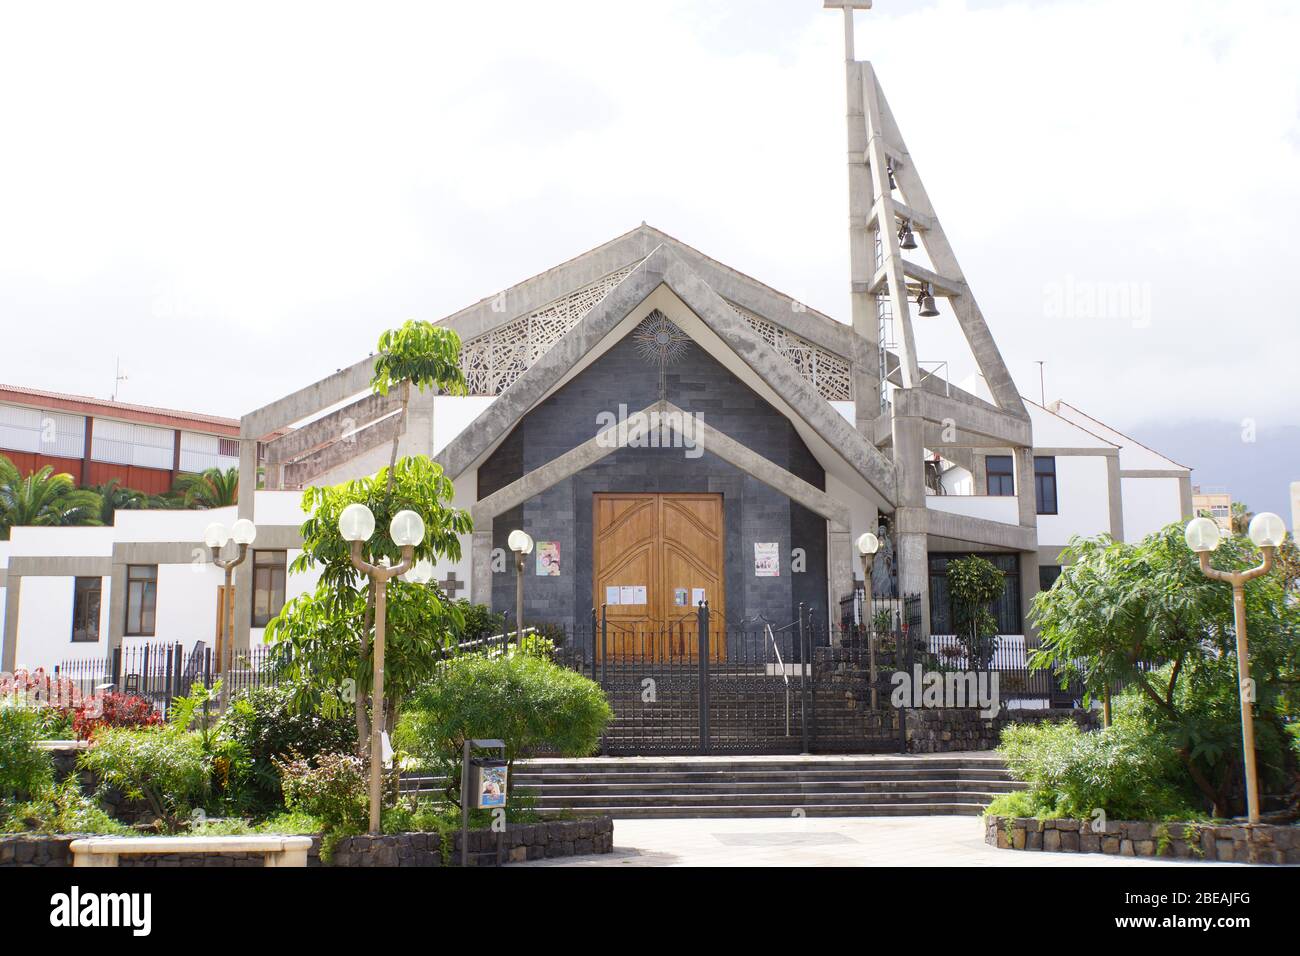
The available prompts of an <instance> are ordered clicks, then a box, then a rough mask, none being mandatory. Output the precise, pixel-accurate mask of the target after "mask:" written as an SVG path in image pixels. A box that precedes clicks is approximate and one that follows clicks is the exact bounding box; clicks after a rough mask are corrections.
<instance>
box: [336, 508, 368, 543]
mask: <svg viewBox="0 0 1300 956" xmlns="http://www.w3.org/2000/svg"><path fill="white" fill-rule="evenodd" d="M374 533H375V516H374V514H373V513H372V512H371V510H370V509H369V508H367V507H366V506H365V505H363V504H353V505H348V506H347V507H346V508H344V509H343V513H342V514H341V515H339V534H341V535H343V540H344V541H368V540H370V536H371V535H372V534H374Z"/></svg>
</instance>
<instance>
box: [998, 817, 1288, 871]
mask: <svg viewBox="0 0 1300 956" xmlns="http://www.w3.org/2000/svg"><path fill="white" fill-rule="evenodd" d="M984 842H985V843H987V844H989V845H990V846H996V847H998V848H999V849H1003V850H1030V851H1040V852H1045V853H1110V854H1114V855H1117V856H1149V857H1158V856H1159V857H1170V858H1173V859H1180V860H1186V859H1198V860H1217V861H1220V862H1225V863H1228V862H1231V863H1300V827H1294V826H1272V825H1269V824H1260V825H1256V826H1238V825H1231V824H1197V823H1166V824H1161V823H1150V822H1145V821H1133V820H1122V821H1119V822H1115V821H1109V822H1108V823H1107V825H1106V830H1105V832H1104V833H1094V832H1093V830H1092V825H1091V823H1089V822H1087V821H1082V822H1081V821H1079V820H1036V819H1033V818H1027V817H995V816H988V817H985V818H984Z"/></svg>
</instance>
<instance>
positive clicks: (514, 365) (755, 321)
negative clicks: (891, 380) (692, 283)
mask: <svg viewBox="0 0 1300 956" xmlns="http://www.w3.org/2000/svg"><path fill="white" fill-rule="evenodd" d="M633 268H635V266H628V267H627V268H626V269H620V270H619V271H618V272H614V273H611V274H609V275H607V276H605V277H604V278H603V279H600V280H598V281H596V282H593V283H592V284H591V285H587V286H583V287H582V288H581V289H578V290H577V291H575V292H571V293H569V294H568V295H566V296H565V297H564V298H562V299H557V300H555V301H554V302H551V303H550V304H548V305H546V306H543V307H542V308H540V309H538V310H537V311H536V312H532V313H530V314H528V315H526V316H524V317H523V318H521V319H516V320H515V321H513V322H510V323H509V324H507V325H503V326H501V327H500V328H499V329H494V330H493V331H491V332H488V333H487V334H486V335H480V336H479V337H478V338H475V339H471V340H470V341H468V342H466V343H465V345H464V346H463V347H462V348H461V353H460V365H461V368H462V369H463V370H464V372H465V382H466V384H467V385H468V386H469V394H471V395H500V394H501V393H502V392H504V391H505V390H506V389H507V388H509V387H510V386H511V385H512V384H514V381H515V379H517V378H519V376H520V375H522V374H523V373H524V372H525V371H527V369H528V368H529V367H531V366H532V364H533V363H534V362H536V361H537V360H538V358H540V357H541V356H542V355H543V354H545V352H546V351H547V349H549V348H550V347H551V346H552V345H554V344H555V343H556V342H558V341H559V340H560V339H561V337H563V336H564V334H565V333H566V332H568V331H569V330H570V329H571V328H573V327H574V326H575V325H577V324H578V322H579V321H580V320H581V319H582V317H583V316H584V315H586V314H587V313H588V312H590V311H591V310H592V309H594V308H595V307H596V304H597V303H598V302H600V300H601V299H603V298H605V296H606V295H608V294H609V291H610V289H612V288H614V287H615V286H616V285H618V284H619V283H620V282H622V281H623V280H624V279H625V278H627V276H628V275H629V274H630V273H631V272H632V270H633ZM727 304H728V305H730V306H731V307H732V308H733V309H734V310H735V311H736V314H737V315H739V316H740V317H741V318H743V319H744V320H745V321H746V322H748V323H749V324H750V326H751V327H752V328H753V329H754V331H755V332H757V333H758V334H759V335H761V336H762V337H763V340H764V341H765V342H767V344H768V345H770V346H772V348H774V349H776V351H777V353H778V354H779V355H780V356H781V357H782V358H784V359H785V360H786V361H787V362H789V363H790V364H791V365H793V366H794V367H795V369H796V371H798V372H799V374H800V375H802V376H803V377H804V379H806V380H807V381H808V382H809V383H810V384H811V385H812V386H813V388H815V389H817V393H818V394H819V395H821V396H822V398H824V399H826V400H827V401H828V402H847V401H852V400H853V384H852V377H851V376H850V374H849V363H848V362H847V361H846V360H845V359H843V358H841V357H840V356H838V355H835V354H834V353H832V352H828V351H826V350H825V349H823V348H819V347H818V346H816V345H813V344H812V343H811V342H809V341H807V340H806V339H803V338H800V337H799V336H797V335H794V334H793V333H791V332H787V331H785V329H782V328H781V327H780V326H778V325H776V324H775V323H773V322H769V321H768V320H766V319H764V318H761V317H760V316H757V315H755V314H754V313H752V312H750V311H748V310H746V309H742V308H741V307H740V306H738V305H735V304H734V303H730V302H729V303H727Z"/></svg>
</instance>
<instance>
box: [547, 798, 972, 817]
mask: <svg viewBox="0 0 1300 956" xmlns="http://www.w3.org/2000/svg"><path fill="white" fill-rule="evenodd" d="M986 805H987V804H986V803H955V802H943V803H914V804H912V803H909V804H865V803H864V804H848V805H838V804H817V803H809V804H803V805H802V806H799V807H793V808H792V807H789V806H784V805H773V804H767V803H761V802H757V803H753V804H748V805H735V806H666V807H608V806H606V807H585V808H583V809H582V810H581V811H575V810H571V809H568V808H564V809H539V810H538V811H537V812H538V813H540V814H542V815H543V816H552V815H558V814H562V813H566V814H567V813H576V814H578V815H579V816H587V815H589V814H608V815H610V816H613V817H614V818H615V819H616V820H617V819H622V820H638V819H640V820H650V819H692V818H700V817H731V818H736V817H741V818H752V817H785V818H787V819H788V818H791V817H924V816H979V815H980V814H982V813H983V812H984V807H985V806H986ZM796 811H797V812H796Z"/></svg>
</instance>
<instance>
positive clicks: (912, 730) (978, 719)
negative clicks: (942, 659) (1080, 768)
mask: <svg viewBox="0 0 1300 956" xmlns="http://www.w3.org/2000/svg"><path fill="white" fill-rule="evenodd" d="M906 714H907V750H908V752H909V753H914V754H932V753H956V752H960V751H965V750H993V749H994V748H995V747H997V745H998V743H999V741H1000V740H1001V738H1002V728H1004V727H1006V726H1007V725H1008V724H1036V723H1042V722H1043V721H1060V720H1073V721H1074V722H1075V723H1077V724H1078V725H1079V726H1080V727H1082V728H1084V729H1085V730H1091V729H1093V728H1095V727H1096V726H1097V724H1098V717H1097V715H1096V714H1095V713H1094V712H1092V711H1087V710H1064V709H1058V710H1004V711H1002V712H1001V713H1000V714H998V716H996V717H982V716H980V712H979V711H978V710H974V709H956V708H925V707H917V708H911V709H909V710H907V711H906Z"/></svg>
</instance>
